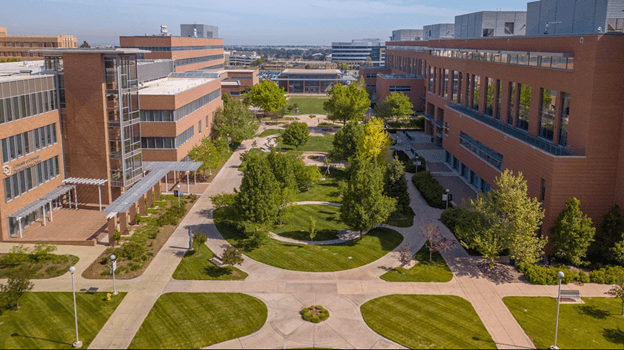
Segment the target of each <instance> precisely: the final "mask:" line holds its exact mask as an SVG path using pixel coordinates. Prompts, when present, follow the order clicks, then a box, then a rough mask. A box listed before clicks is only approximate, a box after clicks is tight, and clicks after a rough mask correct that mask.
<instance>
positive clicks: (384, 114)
mask: <svg viewBox="0 0 624 350" xmlns="http://www.w3.org/2000/svg"><path fill="white" fill-rule="evenodd" d="M413 108H414V105H413V104H412V103H411V102H410V100H409V97H407V95H405V94H404V93H402V92H393V93H391V94H390V95H388V97H386V98H385V99H384V100H383V101H382V102H378V103H377V104H376V105H375V116H376V117H377V118H382V119H390V118H394V117H396V118H405V117H409V116H411V115H412V114H414V111H413Z"/></svg>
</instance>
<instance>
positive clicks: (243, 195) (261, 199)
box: [236, 153, 281, 227]
mask: <svg viewBox="0 0 624 350" xmlns="http://www.w3.org/2000/svg"><path fill="white" fill-rule="evenodd" d="M239 192H240V193H239V194H238V195H237V196H236V208H237V210H238V211H239V214H240V216H241V219H242V221H247V222H249V223H251V224H253V225H256V226H263V227H270V226H271V225H273V224H274V223H275V222H276V220H277V214H278V210H279V205H280V193H281V188H280V183H279V182H278V181H277V180H276V179H275V175H273V172H272V171H271V165H270V164H269V161H268V160H267V159H266V157H264V156H262V155H259V154H253V153H252V154H249V156H248V157H247V165H246V167H245V171H244V175H243V181H242V183H241V186H240V191H239Z"/></svg>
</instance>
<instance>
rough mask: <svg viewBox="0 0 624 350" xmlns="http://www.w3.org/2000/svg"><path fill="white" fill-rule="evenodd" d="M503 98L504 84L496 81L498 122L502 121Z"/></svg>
mask: <svg viewBox="0 0 624 350" xmlns="http://www.w3.org/2000/svg"><path fill="white" fill-rule="evenodd" d="M502 97H503V84H501V81H500V80H496V114H495V115H496V120H500V119H501V98H502Z"/></svg>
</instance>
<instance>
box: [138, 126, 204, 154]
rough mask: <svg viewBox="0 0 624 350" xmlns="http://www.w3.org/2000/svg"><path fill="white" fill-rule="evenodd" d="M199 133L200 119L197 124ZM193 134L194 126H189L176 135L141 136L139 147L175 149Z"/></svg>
mask: <svg viewBox="0 0 624 350" xmlns="http://www.w3.org/2000/svg"><path fill="white" fill-rule="evenodd" d="M198 127H199V133H201V121H200V122H199V124H198ZM193 136H195V127H193V126H191V127H190V128H188V129H186V131H184V132H183V133H181V134H180V135H178V136H177V137H141V147H142V148H147V149H177V148H180V146H182V145H183V144H185V143H186V142H187V141H188V140H190V139H191V138H193Z"/></svg>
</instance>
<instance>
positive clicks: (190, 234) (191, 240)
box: [188, 228, 193, 250]
mask: <svg viewBox="0 0 624 350" xmlns="http://www.w3.org/2000/svg"><path fill="white" fill-rule="evenodd" d="M188 235H189V250H193V230H191V229H190V228H189V229H188Z"/></svg>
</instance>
